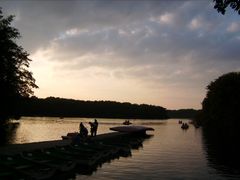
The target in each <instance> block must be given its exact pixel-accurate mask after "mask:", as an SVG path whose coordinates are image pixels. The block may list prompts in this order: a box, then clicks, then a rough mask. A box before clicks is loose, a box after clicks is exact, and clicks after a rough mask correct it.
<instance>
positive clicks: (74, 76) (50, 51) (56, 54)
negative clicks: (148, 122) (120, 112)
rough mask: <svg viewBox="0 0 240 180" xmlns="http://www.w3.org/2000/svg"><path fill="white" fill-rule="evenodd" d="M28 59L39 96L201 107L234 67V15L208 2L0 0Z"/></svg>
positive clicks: (238, 31) (238, 30) (237, 24)
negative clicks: (211, 87) (214, 84)
mask: <svg viewBox="0 0 240 180" xmlns="http://www.w3.org/2000/svg"><path fill="white" fill-rule="evenodd" d="M0 7H2V11H3V13H4V14H5V15H10V14H13V15H15V19H14V21H13V23H12V25H13V26H14V27H16V28H17V29H18V30H19V32H20V34H21V36H22V37H21V39H20V40H18V44H19V45H21V46H22V47H23V48H24V49H25V50H26V51H27V52H28V53H29V54H30V56H29V57H30V59H32V62H31V64H30V67H29V70H30V71H31V72H32V73H33V76H34V78H35V79H36V84H37V85H38V86H39V89H36V90H35V95H36V96H37V97H39V98H45V97H49V96H55V97H63V98H72V99H79V100H111V101H119V102H130V103H137V104H142V103H145V104H152V105H160V106H163V107H165V108H167V109H182V108H195V109H200V108H201V102H202V100H203V99H204V97H205V96H206V87H207V85H208V84H209V83H210V82H211V81H214V80H215V79H216V78H217V77H219V76H221V75H223V74H225V73H228V72H233V71H240V59H239V57H240V49H239V47H240V15H238V14H237V13H236V12H234V11H232V10H231V9H227V12H226V14H225V15H222V14H220V13H218V12H217V11H216V10H215V9H214V8H213V7H214V4H213V3H212V1H209V0H171V1H168V0H152V1H151V0H115V1H113V0H52V1H51V0H43V1H36V0H15V1H14V0H11V1H9V0H0Z"/></svg>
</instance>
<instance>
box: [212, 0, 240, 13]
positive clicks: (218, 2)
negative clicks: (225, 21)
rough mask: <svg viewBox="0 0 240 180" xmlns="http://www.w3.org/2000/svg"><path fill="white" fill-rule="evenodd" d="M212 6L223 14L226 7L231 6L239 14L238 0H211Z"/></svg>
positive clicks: (239, 2)
mask: <svg viewBox="0 0 240 180" xmlns="http://www.w3.org/2000/svg"><path fill="white" fill-rule="evenodd" d="M213 2H215V5H214V8H215V9H217V11H218V12H220V13H222V14H225V12H226V9H227V7H231V8H232V9H234V10H235V11H237V12H238V14H240V0H213Z"/></svg>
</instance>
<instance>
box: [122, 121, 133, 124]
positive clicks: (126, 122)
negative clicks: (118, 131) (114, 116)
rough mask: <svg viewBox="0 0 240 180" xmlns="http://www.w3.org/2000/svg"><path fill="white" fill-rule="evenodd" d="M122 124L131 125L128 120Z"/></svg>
mask: <svg viewBox="0 0 240 180" xmlns="http://www.w3.org/2000/svg"><path fill="white" fill-rule="evenodd" d="M123 124H124V125H130V124H132V123H131V122H130V121H129V120H125V121H124V122H123Z"/></svg>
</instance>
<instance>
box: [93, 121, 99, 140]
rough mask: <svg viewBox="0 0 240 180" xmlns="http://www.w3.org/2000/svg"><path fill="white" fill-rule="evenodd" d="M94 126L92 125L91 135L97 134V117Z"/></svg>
mask: <svg viewBox="0 0 240 180" xmlns="http://www.w3.org/2000/svg"><path fill="white" fill-rule="evenodd" d="M93 124H94V126H93V128H94V129H93V136H96V135H97V129H98V122H97V119H95V120H94V123H93Z"/></svg>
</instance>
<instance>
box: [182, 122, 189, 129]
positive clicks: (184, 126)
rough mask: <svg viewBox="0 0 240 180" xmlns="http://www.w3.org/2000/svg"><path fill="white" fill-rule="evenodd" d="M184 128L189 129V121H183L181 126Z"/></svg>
mask: <svg viewBox="0 0 240 180" xmlns="http://www.w3.org/2000/svg"><path fill="white" fill-rule="evenodd" d="M181 128H182V129H188V128H189V125H188V124H187V123H183V124H182V126H181Z"/></svg>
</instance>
